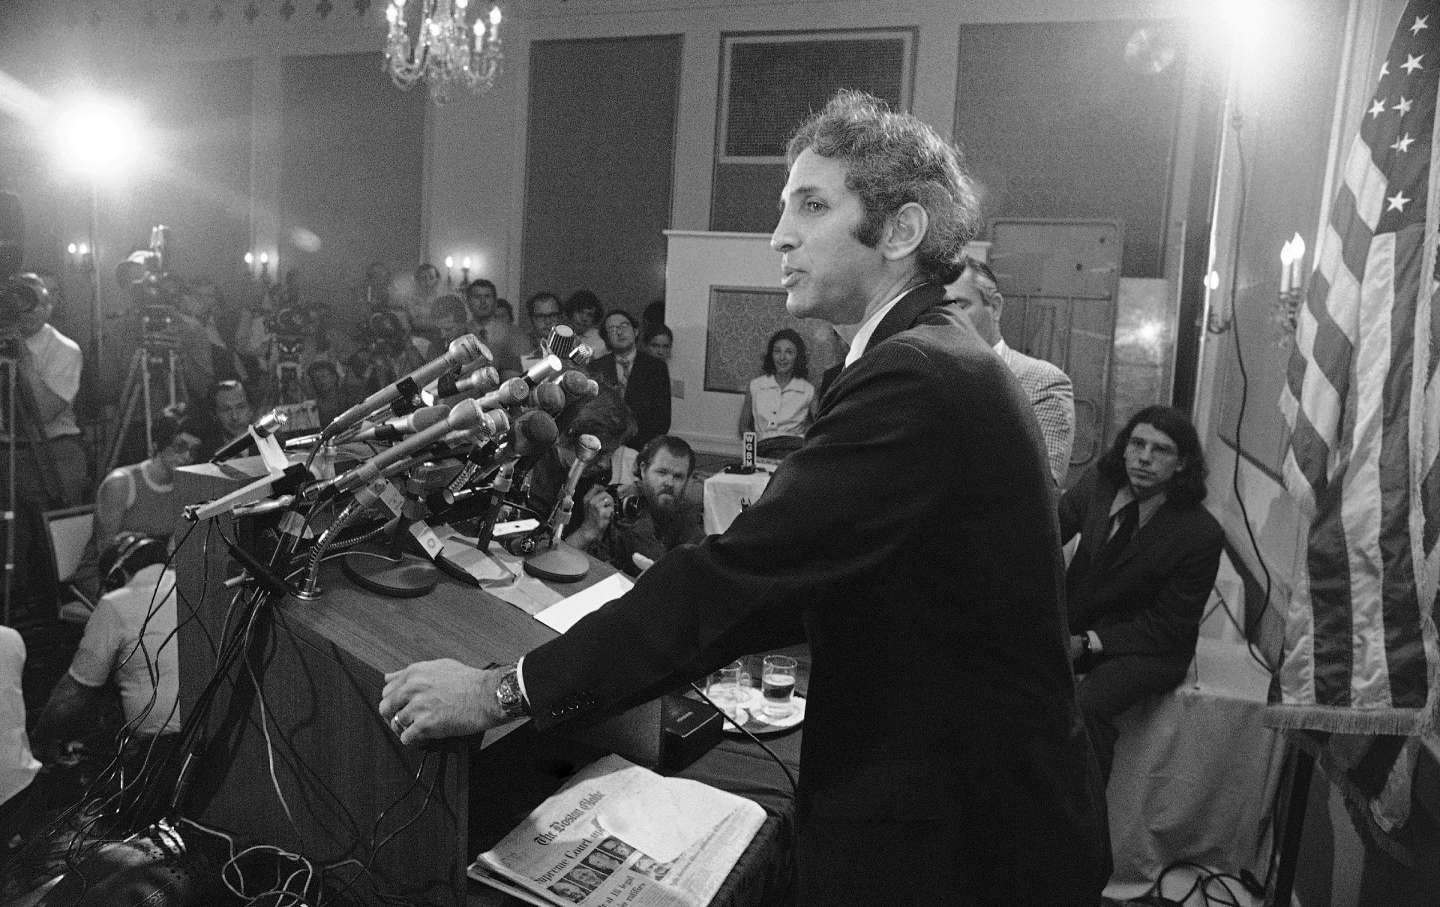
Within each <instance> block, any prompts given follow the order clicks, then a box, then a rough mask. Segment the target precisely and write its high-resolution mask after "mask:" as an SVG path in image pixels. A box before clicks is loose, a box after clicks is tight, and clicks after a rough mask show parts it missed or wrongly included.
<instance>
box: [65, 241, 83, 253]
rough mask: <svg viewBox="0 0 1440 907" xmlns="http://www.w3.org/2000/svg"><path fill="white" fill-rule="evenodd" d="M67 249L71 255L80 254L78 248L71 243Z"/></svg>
mask: <svg viewBox="0 0 1440 907" xmlns="http://www.w3.org/2000/svg"><path fill="white" fill-rule="evenodd" d="M67 248H68V250H69V252H70V254H71V255H77V254H79V252H80V247H79V246H77V245H75V244H74V243H73V242H72V243H71V244H70V245H69V246H68V247H67Z"/></svg>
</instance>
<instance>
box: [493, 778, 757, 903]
mask: <svg viewBox="0 0 1440 907" xmlns="http://www.w3.org/2000/svg"><path fill="white" fill-rule="evenodd" d="M764 822H765V810H763V809H761V808H760V806H759V804H757V803H755V802H753V801H751V800H747V799H745V798H744V797H740V796H737V795H735V794H731V793H727V792H726V791H722V790H718V789H716V788H713V787H710V786H708V785H705V784H701V783H700V782H698V781H690V780H687V779H684V778H665V777H662V776H660V775H657V774H655V773H654V772H652V771H650V770H649V769H646V768H642V767H640V766H638V765H635V764H634V763H632V762H629V761H627V760H625V759H623V758H621V757H620V756H606V757H605V758H603V759H599V760H597V761H596V762H594V763H592V764H591V765H589V766H587V767H586V768H585V769H583V770H582V771H580V772H579V773H578V774H576V776H575V777H574V778H572V779H571V780H570V781H568V782H567V783H566V784H565V786H564V787H563V788H561V789H560V790H559V791H557V792H556V793H555V794H554V795H553V796H551V797H550V798H549V799H547V800H546V801H545V802H544V803H542V804H540V805H539V806H538V807H536V809H535V811H534V812H532V813H531V814H530V815H529V816H527V817H526V819H525V821H524V822H522V823H520V825H518V826H517V827H515V828H514V829H513V830H511V832H510V833H509V834H508V835H506V836H505V838H504V840H502V841H501V842H500V843H499V844H496V845H495V847H493V848H492V849H490V850H487V851H485V852H484V853H482V854H480V855H479V856H477V857H476V858H475V862H474V863H472V864H471V865H470V868H469V875H470V877H471V878H472V879H475V880H476V881H479V882H483V883H485V884H487V885H490V886H493V887H495V888H498V889H500V890H501V891H504V892H507V893H509V894H511V895H513V896H515V897H518V898H520V899H521V900H523V901H525V902H527V903H530V904H537V905H541V907H549V905H558V907H568V905H571V904H587V905H590V907H601V905H622V904H623V905H632V907H672V905H673V907H704V905H706V904H708V903H710V899H711V898H713V897H714V896H715V893H716V892H717V891H719V890H720V886H721V884H723V883H724V881H725V879H726V877H727V876H729V874H730V870H731V869H732V868H733V867H734V866H735V862H736V861H737V860H738V859H740V855H741V854H742V853H744V852H745V848H746V847H747V846H749V844H750V840H751V839H752V838H753V837H755V833H756V832H757V831H759V830H760V826H761V825H763V824H764Z"/></svg>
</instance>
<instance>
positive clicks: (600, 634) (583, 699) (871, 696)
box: [380, 92, 1109, 907]
mask: <svg viewBox="0 0 1440 907" xmlns="http://www.w3.org/2000/svg"><path fill="white" fill-rule="evenodd" d="M788 159H789V161H790V171H789V178H788V180H787V183H786V185H785V188H784V191H783V193H782V196H781V204H782V207H781V214H780V220H779V223H778V225H777V226H776V228H775V232H774V234H773V236H772V238H771V246H772V247H773V248H774V249H775V250H776V251H778V252H779V253H781V284H782V285H783V286H784V287H785V288H786V290H787V291H788V297H787V301H786V307H787V308H788V310H789V311H790V313H791V314H793V315H795V316H797V317H802V318H823V319H825V320H827V321H830V322H831V323H834V324H844V325H855V324H858V325H860V328H859V331H858V332H857V333H856V336H855V339H854V342H853V344H852V346H851V350H850V353H849V365H848V367H847V368H846V369H845V370H844V372H843V373H842V374H841V375H840V376H839V377H838V378H837V379H836V380H835V384H834V387H832V388H831V390H830V393H829V395H828V397H827V398H826V401H825V404H824V405H822V407H821V409H820V413H819V417H818V418H817V419H816V421H815V424H814V427H813V428H812V429H811V430H810V432H809V434H808V436H807V438H806V442H805V445H804V446H803V447H802V448H801V449H800V450H798V451H796V452H795V453H793V454H791V455H790V457H789V458H787V459H786V460H785V462H784V463H783V464H782V465H781V466H780V467H779V469H778V470H777V471H776V472H775V475H774V477H773V478H772V479H771V481H770V484H769V487H768V488H767V489H766V491H765V493H764V494H763V495H762V496H761V497H760V499H759V500H758V501H756V503H755V504H754V505H753V506H752V507H750V508H749V509H748V510H747V511H746V512H744V513H742V514H741V515H740V516H739V517H738V518H737V519H736V520H735V522H734V523H733V524H732V525H731V527H730V529H729V530H728V531H727V532H726V533H725V534H724V535H721V536H711V537H709V538H708V539H706V540H705V542H703V543H702V544H699V545H682V546H680V547H679V548H676V549H675V550H673V551H671V552H670V553H669V554H667V555H666V556H665V557H663V558H661V559H660V560H659V561H658V562H657V563H656V564H655V565H654V566H652V567H651V568H650V569H649V570H648V571H646V573H644V574H643V575H642V576H641V577H640V578H639V580H638V581H637V583H636V585H635V588H634V589H633V590H631V591H630V592H629V593H628V594H626V595H625V596H623V597H621V598H620V599H617V600H616V601H613V602H611V603H610V604H608V605H607V606H605V607H604V608H601V609H600V610H599V611H598V612H596V613H594V614H592V615H590V616H588V617H586V618H584V619H583V620H581V621H580V622H579V623H577V624H576V625H575V626H574V627H573V628H572V629H571V630H570V631H569V632H568V633H566V634H565V635H564V636H561V637H559V638H557V639H555V640H552V641H551V642H549V643H547V644H545V645H543V646H541V647H539V648H537V649H534V650H533V651H531V652H530V653H529V654H527V655H526V656H525V657H524V658H523V659H522V660H521V663H520V664H519V665H518V666H508V667H501V668H497V669H492V670H488V671H486V670H478V669H475V668H471V667H468V666H466V665H462V664H460V663H458V662H455V661H449V660H442V661H431V662H421V663H419V664H414V665H410V666H408V667H406V668H403V669H401V670H400V671H397V672H395V673H393V674H391V675H388V676H387V681H386V685H385V689H384V692H383V693H382V699H381V703H380V713H381V715H382V716H383V717H384V718H385V719H386V720H388V721H390V722H391V726H392V728H393V729H394V730H395V731H396V733H398V734H400V735H401V740H402V741H404V742H405V743H411V742H414V741H419V740H426V739H433V738H437V737H445V736H452V735H457V734H467V733H474V732H476V731H478V730H482V729H484V728H487V727H491V726H493V725H495V724H498V723H501V722H503V721H505V720H506V719H507V718H510V717H515V716H518V715H525V714H533V716H534V719H535V722H536V725H537V726H538V727H540V728H541V729H544V728H547V727H550V726H552V725H555V724H557V723H559V722H562V721H568V720H574V719H589V718H593V717H596V716H599V715H602V714H605V713H608V712H611V711H614V710H615V709H618V708H624V707H628V706H632V705H634V704H636V703H639V702H643V701H645V700H648V699H651V698H654V697H655V696H657V695H659V694H661V693H663V692H666V691H669V690H671V689H674V688H675V687H676V686H677V685H678V684H682V683H683V682H685V681H687V680H691V679H694V678H697V677H701V676H703V675H704V674H705V673H706V672H708V671H710V670H713V669H715V668H717V667H719V666H720V665H722V664H724V663H726V662H727V661H729V660H731V659H733V658H735V657H736V656H738V655H740V654H742V653H747V652H754V651H757V650H764V649H767V648H773V647H779V646H783V645H787V644H791V643H794V642H797V641H799V640H801V639H808V640H809V642H810V646H811V652H812V657H813V662H812V669H811V677H810V687H809V706H808V710H807V714H806V724H805V740H804V751H803V754H802V756H801V766H800V782H799V783H800V790H799V802H798V808H797V821H798V833H799V834H798V852H797V857H796V864H797V869H798V879H797V894H798V903H800V904H802V905H807V907H808V905H836V904H866V903H874V904H887V905H901V904H914V905H922V904H923V905H934V904H942V903H943V904H1002V903H1003V904H1012V903H1015V904H1041V903H1043V904H1052V905H1053V904H1097V903H1099V894H1100V890H1101V888H1102V887H1103V885H1104V882H1105V878H1106V876H1107V875H1108V872H1109V861H1108V854H1107V849H1106V839H1105V828H1104V815H1103V805H1102V804H1101V803H1100V801H1099V799H1098V780H1099V779H1098V769H1097V768H1096V766H1095V764H1094V759H1093V756H1092V755H1091V754H1090V752H1089V746H1088V744H1087V743H1086V740H1085V735H1084V729H1083V724H1082V722H1081V719H1080V715H1079V711H1078V709H1077V708H1076V705H1075V699H1074V684H1073V680H1072V679H1071V675H1070V671H1069V666H1068V664H1067V662H1066V657H1065V654H1066V653H1065V629H1064V626H1063V619H1062V616H1061V615H1062V601H1063V599H1062V589H1061V583H1062V574H1063V562H1062V558H1061V555H1060V544H1059V528H1058V526H1057V524H1056V521H1055V518H1054V506H1055V500H1054V497H1053V491H1052V483H1051V481H1050V479H1049V476H1048V469H1047V467H1046V463H1045V449H1044V444H1043V441H1042V440H1041V437H1040V430H1039V427H1038V426H1037V425H1036V422H1035V417H1034V415H1033V414H1031V412H1030V409H1029V404H1028V403H1027V402H1026V400H1025V397H1024V395H1023V393H1022V392H1021V390H1020V388H1019V385H1018V384H1016V382H1015V378H1014V376H1013V375H1011V374H1010V372H1009V370H1008V369H1007V368H1006V367H1005V364H1004V363H1003V362H1001V361H1000V359H999V358H998V357H997V356H995V354H994V352H993V351H992V350H991V349H990V348H989V347H988V346H987V345H986V344H985V343H984V341H982V340H981V339H980V338H979V336H978V335H976V333H975V330H974V328H973V327H971V325H970V323H969V321H968V320H966V318H965V316H964V315H963V314H962V313H961V312H959V311H958V310H956V309H955V308H954V307H951V306H947V305H945V304H944V303H943V300H942V295H943V285H944V284H945V283H947V282H948V281H949V280H951V279H953V277H954V276H955V274H956V272H957V270H958V266H957V264H956V262H957V261H958V259H959V255H960V249H961V247H962V246H963V244H964V243H965V242H966V240H968V239H969V238H970V237H971V236H972V235H973V233H974V230H975V226H976V223H977V220H978V218H977V211H978V204H977V202H976V197H975V193H974V189H973V184H972V183H971V182H970V180H969V179H968V177H966V176H965V174H964V172H963V170H962V168H961V162H960V155H959V152H958V151H956V150H955V148H954V146H953V145H951V144H950V143H949V142H947V141H945V140H944V139H941V138H940V137H939V136H938V135H937V134H936V133H935V132H934V131H933V130H931V129H930V128H929V127H928V126H925V125H924V124H923V123H921V122H920V121H918V120H916V119H915V118H913V117H911V116H909V115H907V114H895V113H891V112H889V111H888V110H887V109H885V107H884V105H883V104H882V103H881V102H878V101H876V100H875V99H873V98H870V97H868V96H866V95H860V94H856V93H853V92H841V93H840V94H838V95H837V96H836V97H835V99H833V100H832V101H831V102H830V104H829V105H828V106H827V107H826V108H825V109H824V110H823V111H821V112H820V113H818V114H816V115H815V116H814V117H812V118H811V120H810V121H808V122H807V123H806V124H805V125H804V126H802V127H801V130H800V132H799V133H798V134H797V135H796V137H795V138H794V139H793V140H792V142H791V144H790V148H789V154H788Z"/></svg>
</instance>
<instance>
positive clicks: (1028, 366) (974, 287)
mask: <svg viewBox="0 0 1440 907" xmlns="http://www.w3.org/2000/svg"><path fill="white" fill-rule="evenodd" d="M963 264H964V266H965V270H964V271H961V272H960V276H959V277H958V278H956V279H955V281H954V282H953V283H951V284H950V285H949V286H947V287H946V288H945V298H946V299H950V300H954V301H955V302H957V303H959V304H960V308H962V309H964V311H965V314H966V315H967V316H968V317H969V318H970V323H971V324H973V325H974V326H975V330H976V332H977V333H979V334H980V337H981V338H982V339H983V340H984V341H985V342H986V343H988V344H990V346H992V347H994V349H995V352H996V353H998V354H999V355H1000V358H1001V359H1003V360H1005V364H1006V365H1007V366H1009V368H1010V371H1012V372H1014V373H1015V378H1016V379H1017V380H1018V381H1019V382H1020V387H1021V389H1022V390H1024V391H1025V396H1026V397H1028V398H1029V399H1030V406H1031V407H1032V408H1033V409H1034V410H1035V420H1036V421H1037V422H1039V423H1040V433H1041V434H1042V435H1044V436H1045V450H1046V452H1047V453H1048V454H1049V456H1050V475H1052V476H1054V478H1055V484H1056V486H1060V485H1063V484H1064V482H1065V474H1066V473H1067V472H1069V471H1070V450H1071V448H1072V447H1073V446H1074V443H1075V389H1074V388H1073V387H1072V386H1071V384H1070V376H1069V375H1067V374H1065V372H1063V371H1062V370H1061V369H1060V367H1059V366H1058V365H1055V364H1053V363H1050V362H1046V361H1045V360H1044V359H1036V358H1035V357H1034V356H1027V355H1025V354H1024V353H1022V352H1020V351H1019V350H1013V349H1011V348H1010V347H1009V345H1007V344H1006V343H1005V338H1004V337H1002V336H1001V335H1000V314H1001V312H1002V311H1003V310H1004V308H1005V297H1004V296H1002V295H1000V285H999V283H998V282H997V281H996V279H995V272H993V271H991V270H990V266H989V265H987V264H985V263H984V262H983V261H979V260H977V259H974V258H971V257H969V256H968V255H967V256H966V257H965V260H964V262H963Z"/></svg>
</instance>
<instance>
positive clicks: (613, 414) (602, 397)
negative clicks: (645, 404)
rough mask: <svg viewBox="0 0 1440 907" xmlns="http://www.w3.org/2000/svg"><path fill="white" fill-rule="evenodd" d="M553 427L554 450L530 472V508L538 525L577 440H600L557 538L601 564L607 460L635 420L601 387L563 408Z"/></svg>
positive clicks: (610, 512) (608, 505)
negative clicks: (555, 430) (588, 437)
mask: <svg viewBox="0 0 1440 907" xmlns="http://www.w3.org/2000/svg"><path fill="white" fill-rule="evenodd" d="M557 427H558V428H559V429H560V435H559V437H558V438H557V439H556V440H555V446H554V447H552V448H550V450H548V451H547V452H546V453H545V454H544V455H542V456H541V457H540V459H539V461H538V462H537V463H536V464H535V467H534V468H533V469H532V470H531V471H530V501H531V506H532V508H533V509H534V510H535V512H536V515H537V516H538V517H539V518H540V519H541V520H542V521H543V520H545V519H547V518H548V517H549V516H550V512H551V510H553V509H554V507H555V504H556V502H557V500H558V498H559V494H560V490H561V489H562V488H563V487H564V485H565V479H566V476H567V475H568V474H569V471H570V467H571V466H572V465H573V464H574V463H575V459H576V453H575V452H576V450H577V446H578V444H579V440H580V436H581V435H594V436H595V438H596V439H598V440H599V441H600V453H599V454H598V455H597V456H596V457H595V459H594V460H592V461H590V464H589V465H588V466H586V468H585V472H584V473H583V474H582V475H581V478H580V483H579V485H577V486H576V489H575V497H574V507H573V509H572V510H571V512H570V521H569V522H568V523H567V524H566V526H565V531H564V533H563V535H562V537H563V538H564V539H565V541H567V542H569V543H570V544H571V545H573V546H575V547H576V548H580V549H583V550H586V551H589V552H590V553H591V554H592V555H594V556H595V557H597V558H600V559H602V560H604V559H605V558H606V557H607V556H608V552H607V548H606V538H605V536H606V533H607V532H608V531H609V529H610V521H611V519H612V518H613V517H614V515H615V499H614V498H613V497H612V496H611V495H610V492H609V491H608V489H607V488H606V485H605V482H606V480H607V479H608V478H609V477H610V472H611V463H610V458H611V457H612V456H614V454H615V451H617V450H619V449H620V447H621V446H622V445H624V444H625V443H627V442H628V441H629V440H630V438H631V437H632V436H633V435H634V434H635V418H634V416H632V415H631V414H630V410H629V408H628V407H627V406H626V405H625V401H624V399H622V398H621V396H620V393H619V391H617V390H616V389H615V388H613V387H609V386H607V385H601V387H600V393H599V395H598V396H596V397H595V398H594V399H593V400H587V401H586V402H585V403H583V404H581V405H579V406H571V407H567V408H566V410H565V411H564V412H563V413H561V416H560V419H559V420H558V424H557Z"/></svg>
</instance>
